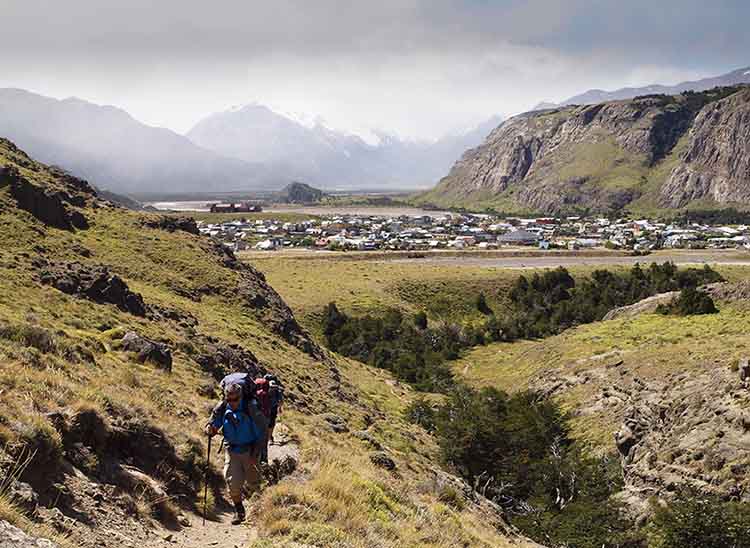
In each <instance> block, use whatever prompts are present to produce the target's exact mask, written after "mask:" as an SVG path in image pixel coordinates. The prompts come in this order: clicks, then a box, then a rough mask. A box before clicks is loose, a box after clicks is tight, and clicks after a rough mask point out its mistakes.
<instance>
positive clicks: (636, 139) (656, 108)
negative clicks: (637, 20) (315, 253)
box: [415, 86, 750, 214]
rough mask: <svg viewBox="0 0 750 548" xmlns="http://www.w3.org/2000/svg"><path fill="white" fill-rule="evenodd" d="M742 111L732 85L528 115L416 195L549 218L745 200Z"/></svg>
mask: <svg viewBox="0 0 750 548" xmlns="http://www.w3.org/2000/svg"><path fill="white" fill-rule="evenodd" d="M748 110H750V86H738V87H728V88H716V89H714V90H710V91H706V92H700V93H694V92H685V93H683V94H680V95H676V96H664V95H650V96H641V97H638V98H635V99H630V100H622V101H610V102H606V103H600V104H596V105H585V106H568V107H561V108H559V109H548V110H544V111H532V112H527V113H524V114H520V115H518V116H515V117H513V118H510V119H509V120H507V121H506V122H504V123H503V124H501V125H500V126H499V127H498V128H496V129H495V130H494V131H493V132H492V133H491V134H490V135H489V137H488V138H487V140H486V141H485V143H484V144H482V145H481V146H479V147H477V148H474V149H470V150H468V151H467V152H466V153H465V154H464V156H463V157H462V158H461V159H460V160H459V161H458V162H456V164H455V165H454V166H453V168H452V169H451V171H450V172H449V174H448V175H447V176H446V177H444V178H443V179H442V180H441V181H440V183H439V184H438V185H437V186H436V187H435V188H434V189H433V190H431V191H428V192H427V193H424V194H422V195H420V196H418V197H417V198H416V199H415V201H416V202H417V203H420V204H429V205H436V206H439V207H450V206H453V207H467V208H485V207H486V208H493V209H499V210H502V211H524V212H542V213H551V214H557V213H565V212H577V213H580V212H587V211H594V212H599V213H605V212H612V211H619V210H621V209H623V208H626V207H627V208H633V207H635V208H636V209H639V210H647V209H650V210H657V209H659V208H663V209H670V208H680V207H684V206H687V205H689V204H690V203H694V202H700V201H702V200H703V201H706V200H707V201H708V202H711V203H713V204H717V205H731V204H734V203H735V202H740V203H744V204H746V205H747V204H750V201H749V200H750V198H749V197H750V192H749V191H750V168H749V167H748V166H747V158H748V157H750V150H749V149H748V145H747V139H746V138H744V137H743V135H747V132H748V131H750V117H748ZM686 182H687V183H689V185H690V188H689V189H688V190H687V191H683V190H681V189H683V187H684V185H685V184H686Z"/></svg>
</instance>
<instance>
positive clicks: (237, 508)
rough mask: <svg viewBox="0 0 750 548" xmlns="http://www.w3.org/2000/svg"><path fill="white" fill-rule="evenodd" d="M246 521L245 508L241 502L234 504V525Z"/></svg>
mask: <svg viewBox="0 0 750 548" xmlns="http://www.w3.org/2000/svg"><path fill="white" fill-rule="evenodd" d="M243 521H245V507H244V506H243V505H242V503H241V502H235V503H234V519H232V525H239V524H240V523H242V522H243Z"/></svg>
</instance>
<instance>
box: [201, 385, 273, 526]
mask: <svg viewBox="0 0 750 548" xmlns="http://www.w3.org/2000/svg"><path fill="white" fill-rule="evenodd" d="M250 382H252V381H250ZM222 388H223V389H224V400H223V401H222V402H221V403H219V404H218V405H217V406H216V407H215V408H214V410H213V412H212V413H211V419H210V421H209V423H208V424H207V425H206V434H208V435H209V436H214V435H216V434H217V433H218V432H219V430H221V431H222V434H223V435H224V444H225V445H226V449H225V455H224V479H225V480H226V483H227V488H228V490H229V496H230V498H231V499H232V502H233V503H234V510H235V516H234V519H233V520H232V524H233V525H238V524H240V523H242V522H243V521H244V520H245V507H244V505H243V504H242V496H243V489H245V488H247V491H248V493H249V494H252V493H255V492H256V491H258V490H259V489H260V468H259V465H258V454H259V450H260V443H259V442H260V441H261V440H262V439H263V437H264V433H265V430H266V428H267V425H266V422H265V420H264V419H263V415H262V414H261V413H260V412H259V411H258V409H257V404H255V403H254V401H247V400H248V399H250V398H249V396H248V395H247V392H246V389H245V386H244V384H243V383H242V382H240V381H239V380H238V381H237V382H231V380H230V382H227V383H226V384H225V383H224V382H222Z"/></svg>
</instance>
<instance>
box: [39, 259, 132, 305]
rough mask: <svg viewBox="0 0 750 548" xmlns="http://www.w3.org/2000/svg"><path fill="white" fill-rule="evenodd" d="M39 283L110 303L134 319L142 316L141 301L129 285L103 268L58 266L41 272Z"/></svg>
mask: <svg viewBox="0 0 750 548" xmlns="http://www.w3.org/2000/svg"><path fill="white" fill-rule="evenodd" d="M40 279H41V282H42V283H43V284H46V285H51V286H52V287H54V288H55V289H57V290H59V291H62V292H63V293H67V294H68V295H76V296H78V297H83V298H86V299H89V300H91V301H94V302H96V303H110V304H114V305H116V306H117V307H118V308H120V310H123V311H125V312H129V313H131V314H133V315H134V316H145V315H146V305H145V304H144V302H143V297H142V296H141V295H140V294H138V293H134V292H133V291H130V288H129V287H128V285H127V284H126V283H125V281H123V279H122V278H120V277H119V276H117V275H116V274H111V273H110V272H109V270H108V269H107V267H105V266H88V265H83V264H81V263H77V262H74V263H58V264H54V265H48V266H47V267H46V268H45V269H44V270H42V272H41V275H40Z"/></svg>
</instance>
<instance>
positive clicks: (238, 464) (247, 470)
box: [224, 448, 260, 502]
mask: <svg viewBox="0 0 750 548" xmlns="http://www.w3.org/2000/svg"><path fill="white" fill-rule="evenodd" d="M224 479H225V480H226V482H227V489H228V490H229V497H230V498H231V499H232V502H241V501H242V490H243V488H246V489H247V492H248V496H249V495H252V494H253V493H255V492H256V491H258V490H259V489H260V468H259V467H258V460H257V459H256V458H255V457H253V456H252V455H251V451H247V452H246V453H232V452H231V451H230V450H229V449H228V448H227V449H226V450H225V452H224Z"/></svg>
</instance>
